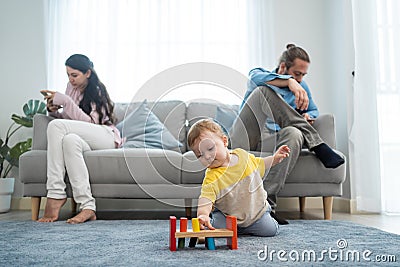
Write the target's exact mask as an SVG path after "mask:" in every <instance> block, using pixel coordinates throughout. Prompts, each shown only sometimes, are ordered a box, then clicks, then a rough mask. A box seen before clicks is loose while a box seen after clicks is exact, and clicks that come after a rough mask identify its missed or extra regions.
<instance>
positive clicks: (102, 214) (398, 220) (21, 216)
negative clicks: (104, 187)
mask: <svg viewBox="0 0 400 267" xmlns="http://www.w3.org/2000/svg"><path fill="white" fill-rule="evenodd" d="M42 214H43V211H42V210H41V212H40V215H42ZM277 214H278V215H279V216H280V217H282V218H285V219H288V220H322V219H323V211H322V210H320V209H308V210H307V209H306V211H305V212H303V213H300V212H298V211H278V213H277ZM169 215H175V216H178V217H183V216H185V215H184V212H182V214H181V213H180V212H177V211H165V210H164V211H161V210H157V211H156V212H155V211H142V210H141V211H135V210H120V211H109V210H107V211H98V212H97V217H98V219H100V220H121V219H128V220H137V219H163V218H168V217H169ZM193 215H194V214H193ZM69 217H71V212H70V211H68V210H62V211H61V213H60V220H66V219H67V218H69ZM30 219H31V212H30V211H29V210H11V211H9V212H6V213H0V220H3V221H26V220H30ZM332 220H340V221H352V222H354V223H358V224H362V225H366V226H371V227H374V228H378V229H381V230H383V231H386V232H390V233H394V234H398V235H400V215H386V214H349V213H340V212H333V213H332Z"/></svg>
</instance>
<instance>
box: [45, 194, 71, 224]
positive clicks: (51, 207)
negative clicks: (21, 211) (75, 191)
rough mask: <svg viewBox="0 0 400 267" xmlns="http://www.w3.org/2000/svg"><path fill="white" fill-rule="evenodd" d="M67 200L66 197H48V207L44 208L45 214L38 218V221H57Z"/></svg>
mask: <svg viewBox="0 0 400 267" xmlns="http://www.w3.org/2000/svg"><path fill="white" fill-rule="evenodd" d="M66 201H67V199H66V198H63V199H55V198H47V202H46V208H45V209H44V215H43V217H42V218H40V219H39V220H38V222H55V221H57V220H58V215H59V213H60V209H61V207H62V206H63V205H64V204H65V202H66Z"/></svg>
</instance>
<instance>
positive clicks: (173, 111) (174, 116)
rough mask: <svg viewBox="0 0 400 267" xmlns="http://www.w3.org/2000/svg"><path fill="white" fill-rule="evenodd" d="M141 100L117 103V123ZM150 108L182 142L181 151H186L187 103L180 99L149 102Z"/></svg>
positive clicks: (115, 111)
mask: <svg viewBox="0 0 400 267" xmlns="http://www.w3.org/2000/svg"><path fill="white" fill-rule="evenodd" d="M140 104H141V102H132V103H116V104H115V109H114V114H115V117H116V119H117V124H118V123H119V122H121V121H122V120H124V118H125V117H127V116H128V115H129V114H130V113H131V112H132V111H134V110H135V109H136V108H137V107H139V105H140ZM147 106H148V108H149V109H150V110H151V111H152V112H153V113H154V115H156V116H157V118H158V119H159V120H160V121H161V122H162V123H163V124H164V126H165V127H166V128H167V129H168V130H169V132H170V133H171V134H172V136H174V137H175V138H176V139H177V140H178V141H179V142H181V144H182V145H183V146H182V147H180V151H181V152H185V151H186V104H185V102H183V101H180V100H171V101H160V102H150V101H149V102H148V103H147Z"/></svg>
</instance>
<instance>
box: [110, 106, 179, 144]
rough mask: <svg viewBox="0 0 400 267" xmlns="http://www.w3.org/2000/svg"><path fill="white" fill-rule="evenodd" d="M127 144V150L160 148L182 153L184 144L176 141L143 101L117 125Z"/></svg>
mask: <svg viewBox="0 0 400 267" xmlns="http://www.w3.org/2000/svg"><path fill="white" fill-rule="evenodd" d="M117 128H118V130H120V132H121V135H122V137H123V138H126V142H125V143H124V145H123V147H125V148H160V149H170V150H178V151H180V147H182V144H181V143H180V142H179V141H178V140H176V139H175V137H174V136H172V134H171V133H170V132H169V130H168V129H167V128H166V127H165V126H164V124H163V123H162V122H160V120H159V119H158V117H157V116H156V115H154V113H153V112H152V111H151V110H150V109H149V108H148V107H147V101H146V100H145V101H143V102H142V103H141V104H140V105H139V106H138V107H137V108H136V109H135V110H134V111H132V112H131V113H130V114H129V115H128V116H127V117H126V118H125V119H124V120H123V121H121V122H120V123H118V124H117Z"/></svg>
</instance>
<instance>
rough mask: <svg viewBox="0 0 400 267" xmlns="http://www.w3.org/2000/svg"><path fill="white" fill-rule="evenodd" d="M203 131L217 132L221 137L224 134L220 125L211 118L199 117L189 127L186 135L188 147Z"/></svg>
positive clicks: (191, 145)
mask: <svg viewBox="0 0 400 267" xmlns="http://www.w3.org/2000/svg"><path fill="white" fill-rule="evenodd" d="M205 131H210V132H212V133H215V134H217V135H218V136H220V137H221V138H222V137H224V136H225V134H224V132H223V131H222V128H221V126H220V125H219V124H218V123H216V122H215V121H213V120H212V119H201V120H199V121H197V122H196V123H195V124H193V125H192V127H190V129H189V132H188V137H187V143H188V146H189V147H190V148H192V147H193V144H194V142H195V141H196V139H197V138H199V137H200V135H201V134H202V133H204V132H205Z"/></svg>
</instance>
